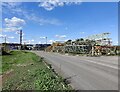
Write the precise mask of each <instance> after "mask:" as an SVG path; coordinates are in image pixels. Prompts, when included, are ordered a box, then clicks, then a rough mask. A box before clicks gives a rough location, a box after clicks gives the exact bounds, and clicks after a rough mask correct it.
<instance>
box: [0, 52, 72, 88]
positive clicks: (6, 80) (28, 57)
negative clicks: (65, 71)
mask: <svg viewBox="0 0 120 92" xmlns="http://www.w3.org/2000/svg"><path fill="white" fill-rule="evenodd" d="M10 54H11V55H5V56H3V57H2V58H3V61H2V64H3V90H71V89H72V88H71V87H70V86H69V85H67V84H65V83H64V81H63V79H62V77H60V76H56V75H55V73H54V72H53V71H52V70H51V69H50V68H48V67H46V65H45V63H44V62H43V60H42V59H41V58H40V57H39V56H37V55H36V54H34V53H31V52H25V51H12V52H10Z"/></svg>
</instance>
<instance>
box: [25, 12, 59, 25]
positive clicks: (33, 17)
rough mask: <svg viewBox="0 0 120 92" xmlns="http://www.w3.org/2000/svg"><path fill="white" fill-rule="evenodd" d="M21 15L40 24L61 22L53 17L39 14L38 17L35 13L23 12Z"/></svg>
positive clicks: (57, 23)
mask: <svg viewBox="0 0 120 92" xmlns="http://www.w3.org/2000/svg"><path fill="white" fill-rule="evenodd" d="M23 15H24V17H25V18H26V19H28V20H30V21H34V22H37V23H39V24H40V25H44V24H52V25H61V22H60V21H59V20H58V19H54V18H51V19H47V18H43V17H40V16H39V17H38V16H36V15H35V14H29V13H25V14H23Z"/></svg>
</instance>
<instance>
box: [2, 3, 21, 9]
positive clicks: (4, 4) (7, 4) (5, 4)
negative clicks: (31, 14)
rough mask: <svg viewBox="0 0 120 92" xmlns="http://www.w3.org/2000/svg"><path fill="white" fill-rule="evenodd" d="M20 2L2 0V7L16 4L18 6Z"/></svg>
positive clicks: (10, 6)
mask: <svg viewBox="0 0 120 92" xmlns="http://www.w3.org/2000/svg"><path fill="white" fill-rule="evenodd" d="M21 4H22V3H20V2H2V7H8V8H10V9H11V8H15V7H16V6H20V5H21Z"/></svg>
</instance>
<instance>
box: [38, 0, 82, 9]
mask: <svg viewBox="0 0 120 92" xmlns="http://www.w3.org/2000/svg"><path fill="white" fill-rule="evenodd" d="M80 3H81V1H79V2H78V1H77V2H76V1H75V2H68V1H66V2H61V1H60V0H47V1H44V2H40V3H39V5H38V6H39V7H43V8H44V9H46V10H48V11H51V10H53V9H54V8H55V7H58V6H64V5H71V4H80Z"/></svg>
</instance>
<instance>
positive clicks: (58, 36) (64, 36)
mask: <svg viewBox="0 0 120 92" xmlns="http://www.w3.org/2000/svg"><path fill="white" fill-rule="evenodd" d="M55 37H57V38H66V37H67V36H66V35H55Z"/></svg>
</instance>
